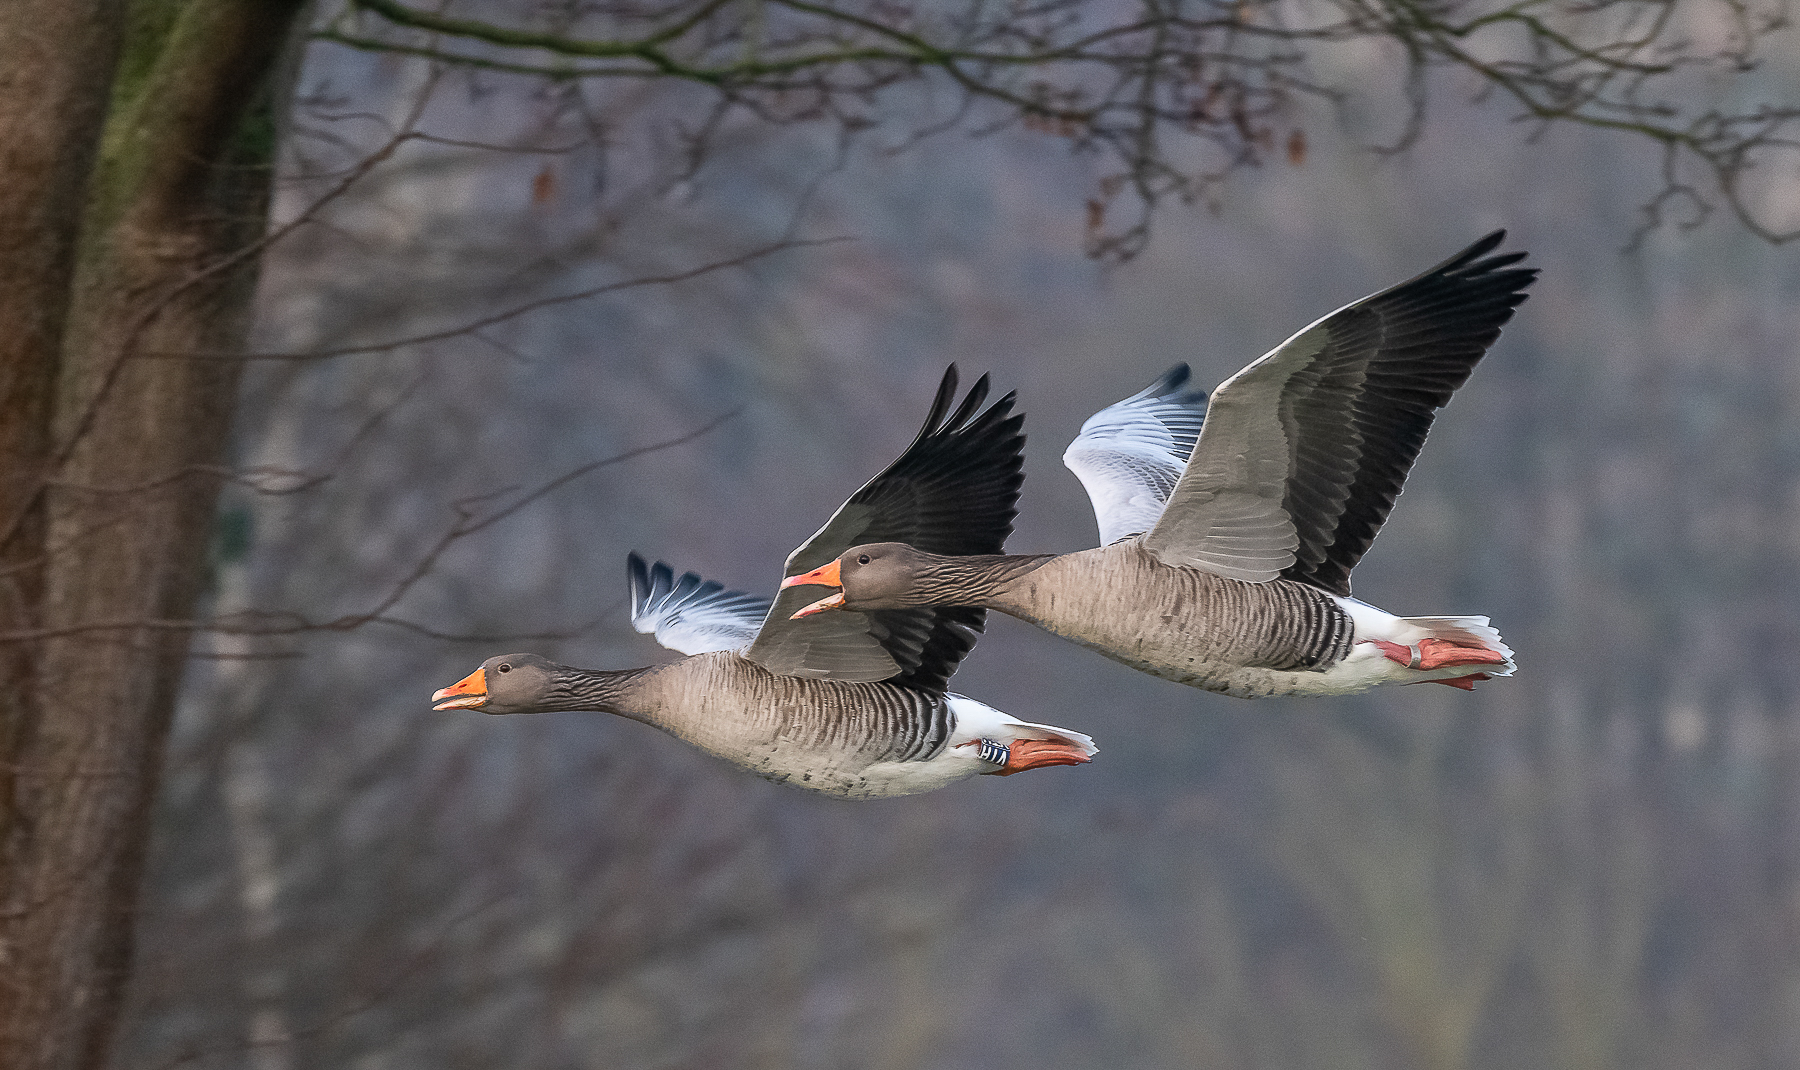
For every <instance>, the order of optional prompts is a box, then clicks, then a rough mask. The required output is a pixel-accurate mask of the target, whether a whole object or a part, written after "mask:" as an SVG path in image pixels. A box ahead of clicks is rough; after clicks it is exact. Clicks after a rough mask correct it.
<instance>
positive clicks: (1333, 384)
mask: <svg viewBox="0 0 1800 1070" xmlns="http://www.w3.org/2000/svg"><path fill="white" fill-rule="evenodd" d="M1504 237H1505V232H1504V231H1501V232H1496V233H1494V234H1490V235H1488V236H1487V237H1485V238H1483V239H1482V240H1480V241H1478V242H1476V243H1475V244H1474V245H1472V246H1470V247H1469V248H1467V249H1465V250H1463V251H1462V252H1460V253H1458V254H1457V255H1455V256H1453V257H1451V258H1450V259H1449V260H1446V261H1445V262H1444V263H1442V264H1439V265H1438V266H1437V267H1434V268H1432V269H1431V270H1430V271H1427V272H1425V273H1424V274H1422V275H1419V276H1417V277H1416V278H1413V279H1409V280H1407V281H1406V282H1403V283H1400V284H1399V285H1397V286H1393V287H1391V288H1389V289H1386V290H1383V291H1381V292H1379V293H1376V294H1373V295H1371V296H1369V297H1365V298H1363V299H1362V300H1360V301H1357V302H1354V303H1353V304H1350V305H1347V306H1345V307H1344V308H1341V309H1339V310H1337V311H1336V312H1333V313H1331V314H1330V315H1328V316H1326V317H1324V318H1323V319H1320V320H1319V321H1317V322H1316V323H1313V324H1312V325H1311V326H1308V327H1307V328H1306V329H1305V330H1302V331H1301V332H1300V333H1298V334H1296V335H1294V336H1293V337H1292V338H1289V339H1288V340H1287V341H1286V342H1283V343H1282V344H1281V345H1279V346H1277V347H1276V348H1275V349H1273V350H1271V351H1270V352H1269V353H1268V354H1267V355H1265V356H1263V357H1262V358H1261V359H1259V360H1256V361H1254V362H1252V363H1251V364H1250V365H1249V366H1247V367H1245V368H1244V369H1243V370H1241V371H1239V372H1238V373H1237V374H1236V375H1233V376H1232V377H1231V378H1229V379H1227V380H1226V381H1225V382H1224V384H1223V385H1221V386H1220V387H1219V388H1218V390H1216V391H1215V392H1214V393H1213V396H1212V399H1211V401H1210V403H1208V401H1207V400H1206V397H1205V395H1204V394H1202V393H1200V392H1198V391H1188V390H1185V389H1184V385H1185V382H1186V379H1187V368H1186V366H1185V365H1182V366H1179V367H1177V368H1176V369H1174V370H1173V371H1172V372H1170V373H1169V374H1168V375H1166V376H1164V377H1163V379H1161V380H1159V381H1158V382H1157V383H1154V384H1152V385H1151V387H1149V388H1148V389H1147V390H1145V391H1143V392H1141V393H1139V394H1136V395H1133V396H1132V397H1130V398H1127V399H1125V400H1124V401H1122V402H1119V403H1118V404H1116V405H1112V406H1109V407H1108V408H1106V409H1103V410H1101V411H1100V412H1099V413H1096V414H1095V415H1094V417H1093V418H1092V419H1090V420H1089V421H1088V422H1087V424H1086V425H1085V426H1084V427H1083V428H1082V432H1081V434H1080V436H1078V437H1077V438H1076V440H1075V442H1074V443H1073V444H1072V445H1071V446H1070V448H1069V451H1068V453H1067V454H1066V455H1065V457H1064V462H1065V463H1066V464H1067V465H1068V466H1069V467H1070V468H1071V469H1073V470H1074V471H1075V473H1076V475H1077V476H1079V477H1080V478H1081V480H1082V482H1083V484H1084V485H1085V486H1086V487H1087V489H1088V493H1089V496H1090V498H1091V499H1092V501H1093V504H1094V511H1095V515H1096V516H1097V517H1098V519H1099V523H1100V531H1101V539H1102V541H1103V542H1104V543H1105V545H1103V546H1101V547H1099V548H1097V549H1092V550H1083V551H1080V552H1077V553H1072V554H1063V555H1060V556H1059V555H1032V556H1003V555H985V556H976V557H953V556H947V555H944V554H941V553H935V552H929V551H924V550H923V549H922V548H919V547H914V546H904V545H900V544H898V543H896V542H879V543H878V542H875V541H874V540H870V542H869V543H868V544H864V545H860V546H855V547H852V548H850V549H849V550H848V551H846V552H845V553H844V554H842V555H840V556H839V557H838V559H837V560H835V561H831V562H828V563H826V564H824V565H822V566H821V567H819V568H816V569H814V570H813V571H811V572H808V573H804V574H801V575H797V576H792V577H790V578H789V579H787V580H786V581H784V583H783V586H784V587H788V586H794V587H802V586H810V585H819V586H826V587H837V588H839V591H838V593H837V594H834V595H831V596H830V597H827V598H823V599H819V600H818V601H816V602H813V603H812V604H810V605H808V606H806V607H804V608H803V609H801V610H800V614H802V615H805V616H807V617H808V618H809V619H810V616H811V615H814V614H824V615H829V614H825V613H824V611H826V610H838V611H845V610H855V611H865V612H866V611H869V610H876V609H889V608H892V607H903V606H920V605H949V606H970V607H976V606H979V607H985V608H989V609H997V610H1000V611H1001V612H1003V613H1008V614H1011V615H1013V616H1015V617H1019V618H1021V619H1023V620H1027V621H1030V622H1031V623H1033V624H1036V625H1038V626H1039V627H1042V628H1044V629H1046V630H1048V631H1050V632H1053V633H1055V634H1057V635H1060V636H1063V637H1064V638H1067V639H1071V640H1073V641H1075V642H1077V643H1079V644H1081V645H1083V646H1086V647H1089V648H1091V649H1093V650H1097V651H1099V652H1100V653H1102V654H1105V655H1106V656H1107V657H1110V658H1113V659H1114V660H1117V661H1120V662H1123V663H1124V664H1126V665H1130V666H1132V667H1133V668H1137V669H1141V670H1143V671H1145V672H1148V673H1151V674H1153V675H1156V676H1161V677H1165V678H1167V679H1170V680H1174V681H1177V682H1179V683H1184V684H1190V685H1192V686H1194V687H1200V688H1205V689H1206V690H1209V691H1219V692H1223V693H1225V694H1228V695H1237V696H1240V697H1244V698H1256V697H1260V696H1264V695H1285V694H1314V695H1318V694H1345V693H1350V692H1355V691H1362V690H1365V689H1367V688H1370V687H1373V686H1376V685H1378V684H1388V683H1423V682H1436V683H1445V684H1451V685H1453V686H1456V687H1460V688H1464V689H1469V688H1472V687H1473V684H1474V682H1475V681H1476V680H1484V679H1487V678H1488V677H1489V676H1504V675H1507V674H1510V673H1511V672H1512V671H1513V660H1512V651H1511V650H1510V649H1508V648H1507V646H1506V645H1505V643H1503V642H1502V641H1501V639H1500V634H1499V633H1498V632H1497V631H1495V630H1494V629H1493V628H1492V627H1490V626H1489V624H1488V619H1487V618H1486V617H1398V616H1395V615H1394V614H1391V613H1387V612H1385V611H1383V610H1380V609H1377V608H1375V607H1374V606H1371V605H1369V604H1367V603H1365V602H1361V601H1358V600H1356V599H1354V598H1351V597H1350V570H1351V569H1352V568H1353V567H1354V566H1355V564H1356V562H1357V561H1358V560H1359V559H1360V558H1361V557H1362V554H1363V551H1365V550H1366V549H1368V546H1369V543H1370V541H1371V540H1373V539H1374V537H1375V533H1376V531H1377V530H1378V529H1379V528H1380V527H1381V524H1382V522H1383V521H1384V520H1386V519H1387V515H1388V511H1389V510H1390V509H1391V508H1392V507H1393V504H1394V499H1395V497H1396V496H1397V495H1398V494H1399V493H1400V488H1401V484H1402V483H1403V482H1404V481H1405V479H1406V474H1407V471H1408V470H1409V469H1410V468H1411V467H1412V463H1413V460H1414V458H1415V457H1417V456H1418V452H1419V447H1420V445H1421V444H1423V442H1424V440H1425V434H1426V432H1427V431H1428V430H1429V429H1430V427H1431V422H1432V418H1433V416H1434V415H1435V413H1436V411H1437V410H1438V409H1439V408H1440V407H1442V406H1443V405H1444V404H1445V403H1446V402H1448V401H1449V400H1450V396H1451V394H1452V393H1453V392H1454V391H1455V390H1456V388H1457V387H1459V386H1461V385H1462V384H1463V383H1464V382H1465V381H1466V380H1467V379H1468V377H1469V374H1470V372H1471V371H1473V369H1474V367H1475V364H1476V362H1477V361H1479V360H1480V359H1481V357H1482V355H1483V354H1484V353H1485V352H1486V351H1487V349H1488V347H1489V346H1491V345H1492V344H1493V343H1494V340H1495V339H1496V338H1498V337H1499V335H1500V327H1501V325H1502V324H1504V323H1505V322H1506V321H1507V320H1508V319H1510V318H1511V317H1512V314H1513V310H1514V309H1515V308H1516V307H1517V306H1518V305H1519V304H1520V302H1522V301H1524V300H1525V288H1526V287H1528V286H1529V285H1530V284H1531V283H1532V281H1533V280H1534V279H1535V278H1536V276H1537V271H1536V269H1534V268H1520V267H1515V266H1514V265H1516V264H1518V262H1519V261H1521V260H1523V259H1524V257H1525V254H1524V253H1510V254H1504V255H1500V256H1490V255H1489V254H1490V253H1492V252H1493V251H1494V249H1495V248H1496V247H1497V246H1498V245H1499V244H1500V242H1501V240H1502V239H1503V238H1504Z"/></svg>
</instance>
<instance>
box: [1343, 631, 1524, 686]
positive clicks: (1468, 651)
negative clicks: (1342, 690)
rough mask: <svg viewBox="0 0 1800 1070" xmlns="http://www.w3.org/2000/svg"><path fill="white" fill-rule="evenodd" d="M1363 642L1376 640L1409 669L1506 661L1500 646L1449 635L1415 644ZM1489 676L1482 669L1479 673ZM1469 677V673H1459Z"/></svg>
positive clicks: (1389, 656)
mask: <svg viewBox="0 0 1800 1070" xmlns="http://www.w3.org/2000/svg"><path fill="white" fill-rule="evenodd" d="M1364 642H1369V643H1374V644H1375V647H1376V649H1378V650H1380V651H1381V653H1382V654H1383V655H1384V656H1386V657H1387V659H1388V660H1390V661H1395V662H1398V663H1400V664H1401V665H1404V666H1406V667H1407V668H1409V669H1422V670H1429V669H1443V668H1448V667H1450V666H1454V665H1503V664H1505V663H1506V655H1504V654H1502V653H1500V652H1499V651H1498V650H1489V649H1488V648H1486V647H1481V646H1458V645H1457V644H1455V643H1452V642H1451V641H1450V640H1448V639H1436V638H1432V639H1421V640H1419V645H1418V646H1416V647H1413V646H1407V645H1406V644H1404V643H1391V642H1389V641H1388V640H1386V639H1367V640H1364ZM1476 675H1477V676H1481V677H1482V678H1483V679H1486V676H1485V675H1483V674H1480V673H1477V674H1476ZM1458 679H1469V677H1458ZM1432 682H1433V683H1445V684H1447V683H1450V681H1448V680H1434V681H1432Z"/></svg>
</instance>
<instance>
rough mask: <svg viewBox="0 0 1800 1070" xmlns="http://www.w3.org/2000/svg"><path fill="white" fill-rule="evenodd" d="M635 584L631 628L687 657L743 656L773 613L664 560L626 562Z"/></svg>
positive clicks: (763, 600) (763, 603)
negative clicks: (678, 574)
mask: <svg viewBox="0 0 1800 1070" xmlns="http://www.w3.org/2000/svg"><path fill="white" fill-rule="evenodd" d="M625 571H626V577H627V580H628V582H629V583H630V585H631V626H632V627H633V628H636V629H637V630H638V631H640V632H643V633H644V634H645V635H655V636H656V641H657V642H659V643H661V644H662V645H663V646H666V647H668V648H669V649H670V650H678V651H680V652H681V653H683V654H710V653H713V652H714V651H721V650H724V651H731V652H733V653H741V652H742V651H743V650H744V649H745V648H747V647H749V645H750V642H751V640H753V639H755V638H756V629H757V628H758V627H760V626H761V625H762V622H763V618H764V617H766V616H768V614H769V600H768V599H767V598H758V597H756V596H755V595H753V594H745V593H744V592H742V591H727V590H726V589H725V586H724V585H723V584H721V583H718V582H716V581H713V580H703V579H701V578H700V577H699V576H698V575H697V574H695V573H692V572H684V573H682V574H681V578H680V579H676V578H675V570H674V569H672V568H670V567H669V566H668V565H666V564H664V563H663V562H661V561H658V562H657V563H656V564H654V565H650V564H647V563H646V562H645V561H644V559H643V558H642V557H640V556H638V555H637V554H635V553H634V554H632V555H631V556H629V557H627V558H626V559H625Z"/></svg>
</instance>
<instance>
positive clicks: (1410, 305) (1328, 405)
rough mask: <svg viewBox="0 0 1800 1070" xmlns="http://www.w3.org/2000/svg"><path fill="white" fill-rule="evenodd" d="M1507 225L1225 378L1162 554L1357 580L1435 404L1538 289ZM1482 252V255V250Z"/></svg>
mask: <svg viewBox="0 0 1800 1070" xmlns="http://www.w3.org/2000/svg"><path fill="white" fill-rule="evenodd" d="M1505 236H1506V232H1505V231H1496V232H1495V233H1493V234H1490V235H1488V236H1487V237H1485V238H1483V239H1481V240H1480V241H1478V242H1476V243H1475V244H1474V245H1471V246H1470V247H1469V248H1467V249H1465V250H1463V251H1462V252H1460V253H1458V254H1457V255H1455V256H1453V257H1451V258H1450V259H1449V260H1446V261H1445V262H1444V263H1442V264H1439V265H1438V266H1437V267H1434V268H1432V269H1431V270H1430V271H1427V272H1425V273H1423V274H1421V275H1419V276H1417V277H1415V278H1412V279H1409V280H1407V281H1406V282H1403V283H1400V284H1399V285H1397V286H1393V287H1391V288H1389V289H1386V290H1383V291H1381V292H1380V293H1376V294H1373V295H1371V296H1369V297H1365V298H1363V299H1362V300H1360V301H1357V302H1354V303H1352V304H1350V305H1347V306H1345V307H1344V308H1341V309H1339V310H1338V311H1336V312H1333V313H1332V314H1330V315H1329V316H1326V317H1324V318H1323V319H1320V320H1319V321H1318V322H1316V323H1314V324H1312V325H1311V326H1309V327H1307V328H1306V329H1305V330H1303V331H1301V332H1300V333H1298V334H1296V335H1294V336H1293V337H1292V338H1290V339H1288V340H1287V341H1286V342H1283V343H1282V344H1281V345H1279V346H1277V347H1276V348H1275V349H1273V350H1271V351H1270V352H1269V353H1268V354H1267V355H1265V356H1264V357H1262V358H1261V359H1259V360H1257V361H1256V362H1254V363H1252V364H1251V365H1249V366H1248V367H1246V368H1244V369H1243V370H1242V371H1240V372H1238V373H1237V374H1236V375H1233V376H1232V377H1231V378H1230V379H1227V380H1226V381H1225V383H1224V384H1223V385H1221V386H1220V387H1219V388H1218V389H1217V390H1215V391H1214V392H1213V396H1212V400H1211V402H1210V404H1209V407H1208V411H1207V415H1206V424H1205V427H1204V428H1203V429H1202V431H1201V433H1200V439H1199V442H1198V443H1197V444H1196V446H1195V448H1194V453H1193V456H1192V457H1191V458H1190V459H1189V461H1188V466H1187V470H1186V471H1185V472H1184V473H1183V474H1182V477H1181V480H1180V482H1178V483H1177V484H1176V487H1175V490H1174V492H1173V493H1172V494H1171V495H1170V499H1169V504H1168V507H1167V508H1166V509H1165V510H1164V512H1163V516H1162V518H1161V519H1160V520H1159V521H1158V522H1157V523H1156V525H1155V526H1154V527H1153V528H1152V529H1151V530H1150V531H1149V532H1148V533H1147V534H1146V535H1145V538H1144V544H1145V546H1146V547H1147V548H1149V549H1150V550H1151V552H1152V553H1154V554H1156V555H1157V557H1158V559H1159V560H1161V561H1163V562H1164V563H1165V564H1172V565H1190V566H1193V567H1195V568H1201V569H1206V570H1208V571H1211V572H1215V573H1218V574H1219V575H1223V576H1229V577H1231V578H1233V579H1240V580H1249V581H1251V582H1257V583H1263V582H1267V581H1269V580H1272V579H1274V578H1275V577H1276V576H1284V577H1286V578H1288V579H1292V580H1298V581H1300V582H1302V583H1307V584H1311V585H1312V586H1314V587H1318V588H1321V589H1323V590H1326V591H1330V592H1332V593H1333V594H1338V595H1348V594H1349V593H1350V570H1351V569H1352V568H1353V567H1355V565H1356V562H1357V561H1358V560H1359V559H1360V558H1361V557H1362V555H1363V552H1364V551H1365V550H1367V549H1368V548H1369V543H1370V542H1372V541H1373V540H1374V538H1375V533H1376V532H1377V531H1378V530H1379V529H1380V527H1381V524H1382V522H1383V521H1385V520H1386V519H1387V515H1388V512H1389V511H1390V510H1391V509H1392V508H1393V505H1394V499H1395V497H1397V496H1398V495H1399V493H1400V488H1401V484H1403V483H1404V482H1405V480H1406V474H1407V472H1408V471H1409V470H1410V469H1411V468H1412V464H1413V461H1414V459H1415V458H1417V456H1418V454H1419V447H1420V446H1421V445H1423V443H1424V441H1425V434H1426V432H1427V431H1428V430H1430V428H1431V422H1432V419H1433V417H1434V416H1435V415H1436V412H1437V410H1438V409H1439V408H1441V407H1442V406H1443V405H1444V404H1445V403H1446V402H1448V401H1449V400H1450V396H1451V394H1452V393H1454V392H1455V390H1456V388H1457V387H1459V386H1461V385H1462V384H1463V383H1464V382H1465V381H1467V379H1468V377H1469V374H1470V372H1472V371H1473V370H1474V368H1475V364H1476V362H1477V361H1479V360H1480V359H1481V357H1482V354H1484V353H1485V352H1487V349H1488V347H1489V346H1490V345H1492V344H1493V342H1494V340H1495V339H1496V338H1498V337H1499V335H1500V327H1501V325H1502V324H1504V323H1505V322H1506V321H1507V320H1508V319H1510V318H1511V317H1512V314H1513V310H1514V309H1515V308H1516V307H1517V306H1518V305H1519V304H1520V302H1522V301H1524V300H1525V288H1526V287H1527V286H1529V285H1531V283H1532V281H1533V280H1534V279H1535V278H1536V277H1537V270H1536V269H1535V268H1515V267H1513V265H1515V264H1517V263H1518V262H1519V261H1521V260H1523V259H1524V258H1525V254H1524V253H1509V254H1504V255H1501V256H1488V254H1489V253H1491V252H1492V251H1493V250H1494V248H1495V247H1496V246H1498V245H1499V244H1500V242H1501V240H1502V239H1503V238H1504V237H1505ZM1484 257H1485V259H1483V258H1484Z"/></svg>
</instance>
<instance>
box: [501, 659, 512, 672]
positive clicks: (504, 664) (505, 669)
mask: <svg viewBox="0 0 1800 1070" xmlns="http://www.w3.org/2000/svg"><path fill="white" fill-rule="evenodd" d="M499 670H500V671H501V672H512V665H510V664H509V663H507V662H504V661H503V662H501V663H500V665H499Z"/></svg>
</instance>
